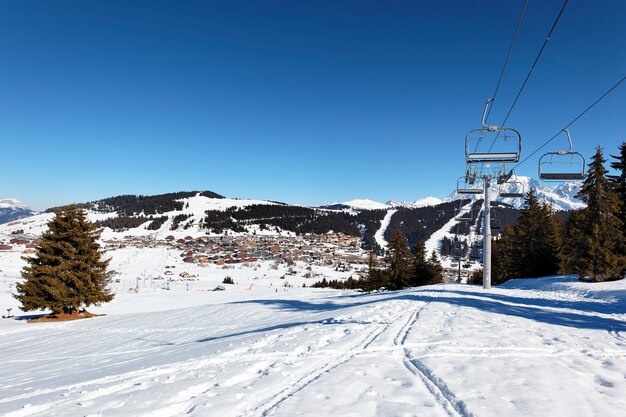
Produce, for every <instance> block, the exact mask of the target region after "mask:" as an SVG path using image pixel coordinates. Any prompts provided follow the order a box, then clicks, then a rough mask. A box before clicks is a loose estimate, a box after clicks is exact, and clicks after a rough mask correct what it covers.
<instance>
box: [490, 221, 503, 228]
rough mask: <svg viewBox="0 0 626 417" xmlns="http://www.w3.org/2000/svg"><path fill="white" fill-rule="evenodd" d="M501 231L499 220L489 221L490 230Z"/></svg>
mask: <svg viewBox="0 0 626 417" xmlns="http://www.w3.org/2000/svg"><path fill="white" fill-rule="evenodd" d="M501 229H502V224H501V223H500V220H498V219H491V230H492V231H493V230H501Z"/></svg>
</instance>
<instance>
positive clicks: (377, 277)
mask: <svg viewBox="0 0 626 417" xmlns="http://www.w3.org/2000/svg"><path fill="white" fill-rule="evenodd" d="M360 282H361V287H362V289H363V291H367V292H372V291H374V290H377V289H379V288H380V287H382V286H383V283H382V274H381V271H380V269H378V260H377V259H376V255H374V251H373V250H370V251H369V256H368V258H367V272H366V273H365V274H364V275H363V276H362V277H361V281H360Z"/></svg>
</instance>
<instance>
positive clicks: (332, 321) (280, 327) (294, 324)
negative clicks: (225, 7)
mask: <svg viewBox="0 0 626 417" xmlns="http://www.w3.org/2000/svg"><path fill="white" fill-rule="evenodd" d="M262 301H268V300H262ZM283 301H284V300H283ZM346 323H352V324H370V322H367V321H360V320H337V319H335V318H332V317H329V318H326V319H321V320H311V321H296V322H289V323H281V324H277V325H274V326H268V327H262V328H259V329H250V330H243V331H241V332H236V333H230V334H226V335H217V336H210V337H205V338H202V339H196V340H194V342H196V343H204V342H211V341H214V340H221V339H228V338H231V337H239V336H248V335H253V334H256V333H266V332H271V331H274V330H285V329H289V328H292V327H299V326H307V325H315V324H322V325H332V324H346Z"/></svg>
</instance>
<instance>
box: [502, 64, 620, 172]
mask: <svg viewBox="0 0 626 417" xmlns="http://www.w3.org/2000/svg"><path fill="white" fill-rule="evenodd" d="M625 80H626V76H625V77H623V78H622V79H621V80H619V81H618V82H617V83H615V84H613V86H612V87H611V88H609V89H608V90H607V91H606V92H605V93H604V94H602V95H601V96H600V97H599V98H598V99H597V100H596V101H594V102H593V103H592V104H591V105H590V106H589V107H587V108H586V109H585V110H584V111H583V112H582V113H580V114H579V115H578V116H576V117H574V119H572V121H571V122H569V123H568V124H567V125H565V127H563V128H562V129H560V130H559V131H558V132H557V133H556V134H555V135H554V136H552V137H551V138H550V139H548V140H547V141H545V142H544V143H543V144H542V145H541V146H540V147H538V148H537V149H535V150H534V151H533V152H532V153H531V154H530V155H528V156H527V157H526V158H524V159H523V160H521V161H520V162H519V163H518V164H517V165H515V166H514V167H513V168H511V171H512V170H515V169H517V167H519V166H520V165H522V164H523V163H524V162H526V161H527V160H529V159H530V157H531V156H533V155H534V154H536V153H537V152H539V151H540V150H541V149H542V148H544V147H545V146H546V145H547V144H548V143H550V142H552V141H553V140H554V139H556V138H557V137H558V136H559V135H560V134H561V133H563V130H564V129H567V128H569V127H570V126H571V125H573V124H574V123H576V122H577V121H578V119H580V118H581V117H583V116H584V115H585V113H587V112H588V111H589V110H591V109H592V108H593V107H594V106H595V105H596V104H598V103H599V102H600V101H602V100H603V99H604V98H605V97H606V96H608V95H609V94H610V93H611V92H612V91H613V90H615V89H616V88H617V87H619V85H620V84H621V83H623V82H624V81H625Z"/></svg>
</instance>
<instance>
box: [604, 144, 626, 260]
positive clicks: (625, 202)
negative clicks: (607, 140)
mask: <svg viewBox="0 0 626 417" xmlns="http://www.w3.org/2000/svg"><path fill="white" fill-rule="evenodd" d="M619 151H620V152H619V155H611V157H613V158H614V159H615V161H613V162H611V168H613V169H615V170H616V171H617V172H618V175H609V176H608V178H609V181H610V183H611V185H612V186H613V191H614V192H615V194H617V198H618V202H619V204H620V208H619V214H618V217H619V219H620V220H621V221H622V225H623V227H622V231H623V232H624V239H626V142H622V144H621V145H620V147H619ZM624 252H626V248H625V251H624Z"/></svg>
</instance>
